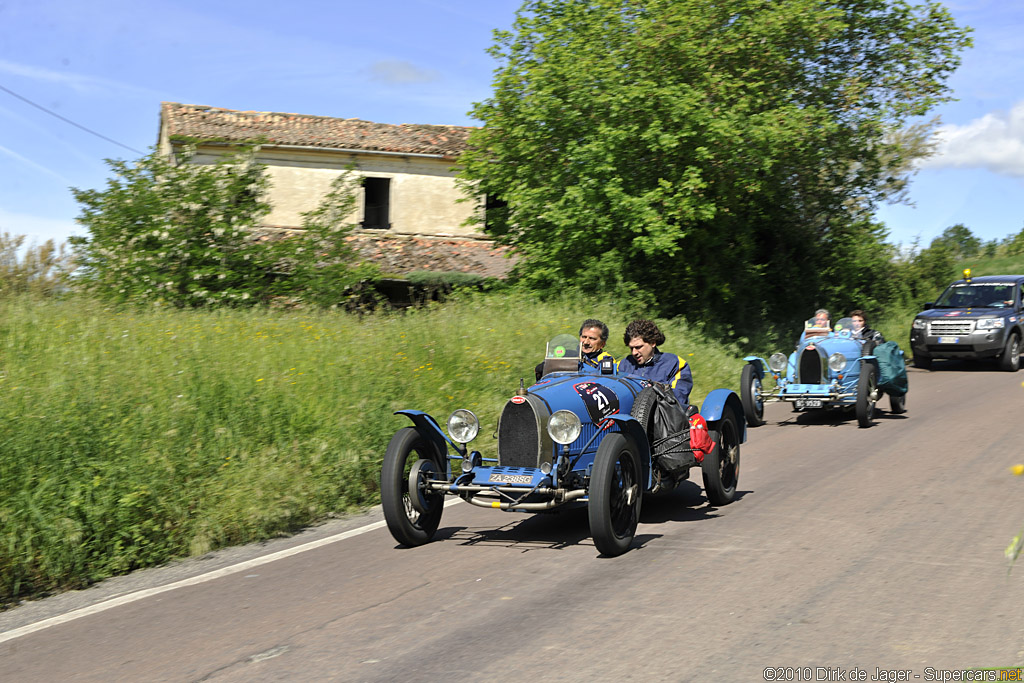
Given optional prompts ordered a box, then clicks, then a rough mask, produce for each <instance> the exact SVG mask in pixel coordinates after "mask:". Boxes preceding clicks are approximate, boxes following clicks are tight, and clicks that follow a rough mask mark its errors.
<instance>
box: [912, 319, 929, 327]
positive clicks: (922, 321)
mask: <svg viewBox="0 0 1024 683" xmlns="http://www.w3.org/2000/svg"><path fill="white" fill-rule="evenodd" d="M927 326H928V321H926V320H925V319H924V318H914V324H913V325H912V327H913V328H914V329H915V330H923V329H924V328H925V327H927Z"/></svg>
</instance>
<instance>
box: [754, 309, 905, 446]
mask: <svg viewBox="0 0 1024 683" xmlns="http://www.w3.org/2000/svg"><path fill="white" fill-rule="evenodd" d="M809 323H810V321H809ZM874 346H875V343H874V342H873V341H871V340H863V339H857V338H855V337H854V334H853V323H852V321H851V319H850V318H843V319H841V320H840V321H839V322H838V323H837V324H836V325H835V326H834V327H831V328H828V329H824V328H813V327H808V328H806V329H805V330H804V332H803V333H802V334H801V335H800V339H799V340H798V341H797V347H796V350H795V351H793V352H792V353H791V354H789V356H788V357H785V361H784V362H783V360H782V358H783V356H782V354H774V355H773V356H772V358H771V359H770V360H765V359H764V358H761V357H759V356H747V357H745V358H744V360H745V361H746V362H747V366H746V367H744V371H743V375H742V378H741V392H740V393H741V397H742V402H743V405H744V408H745V409H746V415H747V423H748V424H749V425H751V426H757V425H759V424H761V423H762V422H763V418H762V415H763V410H764V404H765V403H770V402H777V401H782V402H786V403H790V404H792V405H793V407H794V409H796V410H812V409H814V410H817V409H836V408H856V409H857V411H858V421H860V423H861V426H865V427H866V426H869V425H870V423H871V420H872V417H873V413H874V404H875V403H876V402H877V401H878V399H879V398H880V396H881V393H882V392H881V391H880V390H879V388H878V378H879V367H878V359H877V358H876V357H875V356H874V355H872V354H871V350H872V349H873V348H874ZM769 376H770V377H771V378H772V379H773V380H774V387H772V388H769V387H768V386H767V382H768V377H769ZM899 400H901V399H899Z"/></svg>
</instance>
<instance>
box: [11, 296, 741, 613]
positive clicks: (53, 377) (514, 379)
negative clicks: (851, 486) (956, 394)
mask: <svg viewBox="0 0 1024 683" xmlns="http://www.w3.org/2000/svg"><path fill="white" fill-rule="evenodd" d="M587 317H599V318H602V319H603V320H605V321H606V322H607V323H608V324H609V326H610V327H611V329H612V337H611V339H610V340H609V344H608V350H610V351H611V352H612V353H614V354H615V355H616V356H617V357H621V356H622V355H623V354H624V353H625V352H626V348H625V346H624V344H623V342H622V330H623V329H624V327H625V324H626V323H627V322H628V319H627V318H626V317H625V316H624V315H623V314H622V313H621V312H619V311H617V310H616V309H614V308H613V307H608V306H605V307H596V308H587V307H585V306H584V305H582V304H579V303H572V302H569V303H566V302H562V303H557V302H556V303H546V304H545V303H538V302H536V301H533V300H531V299H527V298H523V297H520V296H515V295H511V296H489V297H483V296H476V297H466V298H462V299H459V300H455V301H451V302H449V303H446V304H442V305H434V306H431V307H427V308H422V309H416V310H408V311H405V312H402V313H394V312H392V313H382V314H374V315H366V316H363V317H358V316H355V315H351V314H345V313H327V312H325V313H298V312H280V311H278V312H268V311H262V312H258V311H230V310H229V311H181V310H150V311H145V312H140V311H137V310H135V311H132V310H119V309H110V308H105V307H104V306H103V305H102V304H99V303H96V302H91V301H89V300H85V299H71V300H65V301H59V300H58V301H55V300H44V299H36V298H14V299H6V300H2V301H0V604H4V605H7V606H10V605H11V604H13V603H14V602H15V601H17V600H18V599H21V598H24V597H28V596H37V595H41V594H45V593H46V592H50V591H55V590H63V589H68V588H74V587H81V586H85V585H88V584H90V583H92V582H94V581H97V580H99V579H102V578H104V577H107V576H111V575H114V574H120V573H125V572H128V571H130V570H132V569H135V568H139V567H144V566H152V565H156V564H160V563H163V562H166V561H168V560H170V559H172V558H177V557H186V556H194V555H200V554H203V553H206V552H208V551H210V550H211V549H214V548H217V547H221V546H225V545H230V544H238V543H245V542H249V541H254V540H257V539H264V538H268V537H272V536H275V535H280V534H286V533H288V532H290V531H293V530H296V529H298V528H300V527H302V526H304V525H308V524H311V523H315V522H317V521H319V520H323V519H325V518H327V517H330V516H332V515H338V514H342V513H344V512H346V511H350V510H353V509H355V508H358V507H361V506H367V505H372V504H375V503H376V502H377V501H378V476H379V468H380V462H381V458H382V456H383V453H384V449H385V447H386V446H387V442H388V440H389V439H390V438H391V435H392V434H393V433H394V432H395V430H397V429H399V428H400V427H403V426H405V425H406V424H407V423H408V420H407V418H404V417H401V416H396V415H394V414H393V413H394V411H395V410H398V409H401V408H416V409H420V410H425V411H427V412H429V413H430V414H432V415H434V416H435V417H436V418H437V419H438V420H439V421H441V422H442V423H443V422H444V421H445V420H446V419H447V417H448V414H449V413H450V412H451V411H452V410H453V409H455V408H459V407H465V408H469V409H471V410H473V411H474V412H476V413H477V414H478V415H479V416H480V418H481V422H482V425H483V429H482V430H481V432H482V433H481V436H480V437H479V439H480V442H479V446H478V447H479V448H480V449H481V450H482V451H485V450H487V449H488V448H491V449H492V450H493V449H494V442H493V437H492V433H493V432H494V430H495V426H496V421H497V416H498V412H499V411H500V409H501V406H502V405H503V404H504V402H505V401H506V400H507V399H508V397H509V396H511V395H512V394H513V393H514V392H515V390H516V388H517V387H518V386H519V381H520V378H525V380H526V383H527V385H529V384H530V383H531V382H532V380H533V372H534V370H533V368H534V366H535V365H536V364H537V362H539V361H540V359H541V358H542V354H543V351H544V344H545V341H546V340H547V339H548V338H550V337H551V336H553V335H554V334H556V333H565V332H568V333H572V334H575V333H576V332H577V331H578V328H579V324H580V322H581V321H582V320H583V319H584V318H587ZM663 331H664V332H665V333H666V336H667V337H668V342H667V343H666V344H665V345H664V350H667V351H672V352H675V353H677V354H679V355H680V356H681V357H682V358H684V359H685V360H687V361H688V362H689V363H690V364H691V365H692V367H693V373H694V377H695V379H696V388H695V391H694V395H693V398H691V401H693V402H696V403H699V401H700V400H701V399H702V398H703V396H704V395H705V394H706V393H707V392H708V391H709V390H711V389H713V388H715V387H717V386H731V387H733V388H735V386H736V385H737V384H738V377H739V372H740V369H741V367H742V354H741V353H740V352H739V351H738V350H737V349H731V348H727V347H723V346H722V345H720V344H715V343H712V342H709V341H708V340H706V339H704V338H702V337H701V336H700V335H699V334H697V333H695V332H693V331H691V330H690V329H689V328H687V327H686V326H685V324H684V323H666V324H665V325H664V330H663Z"/></svg>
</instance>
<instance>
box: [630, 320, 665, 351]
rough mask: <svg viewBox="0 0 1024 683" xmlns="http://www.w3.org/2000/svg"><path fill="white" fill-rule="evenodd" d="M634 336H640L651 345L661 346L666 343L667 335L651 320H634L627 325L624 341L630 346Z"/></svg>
mask: <svg viewBox="0 0 1024 683" xmlns="http://www.w3.org/2000/svg"><path fill="white" fill-rule="evenodd" d="M633 337H640V338H641V339H643V340H644V341H645V342H647V343H648V344H650V345H651V346H659V345H661V344H664V343H665V335H663V334H662V333H661V330H659V329H658V326H657V325H655V324H654V322H653V321H651V320H634V321H633V322H631V323H630V324H628V325H626V331H625V333H623V335H622V343H624V344H625V345H626V346H629V342H630V341H632V339H633Z"/></svg>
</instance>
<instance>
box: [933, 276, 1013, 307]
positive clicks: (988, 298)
mask: <svg viewBox="0 0 1024 683" xmlns="http://www.w3.org/2000/svg"><path fill="white" fill-rule="evenodd" d="M1010 306H1013V283H1010V282H1007V283H1002V282H989V283H985V284H959V285H952V286H951V287H950V288H949V289H947V290H946V291H945V292H943V293H942V296H940V297H939V300H938V301H936V302H935V307H936V308H1008V307H1010Z"/></svg>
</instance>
